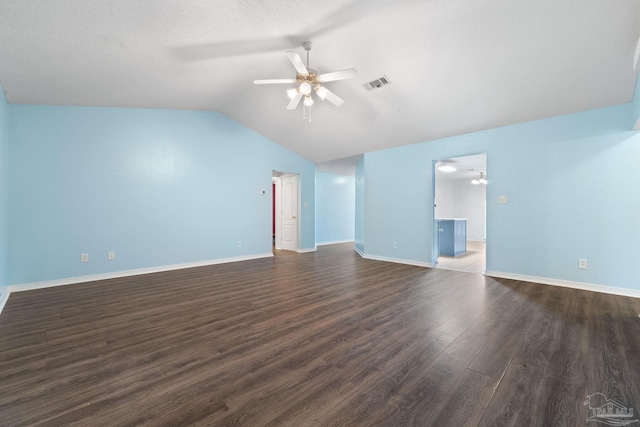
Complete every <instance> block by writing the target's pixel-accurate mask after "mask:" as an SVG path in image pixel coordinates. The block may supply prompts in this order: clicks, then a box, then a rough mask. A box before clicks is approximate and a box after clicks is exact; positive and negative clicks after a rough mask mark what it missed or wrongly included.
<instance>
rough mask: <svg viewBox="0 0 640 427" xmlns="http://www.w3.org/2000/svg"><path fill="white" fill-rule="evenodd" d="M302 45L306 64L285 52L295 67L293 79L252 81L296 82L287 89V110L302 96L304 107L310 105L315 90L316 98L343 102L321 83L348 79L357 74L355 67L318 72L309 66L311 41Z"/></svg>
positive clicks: (293, 54) (268, 82)
mask: <svg viewBox="0 0 640 427" xmlns="http://www.w3.org/2000/svg"><path fill="white" fill-rule="evenodd" d="M302 47H304V49H305V50H306V51H307V65H306V66H305V65H304V62H302V58H300V55H298V54H297V53H295V52H291V51H289V52H287V56H288V57H289V60H290V61H291V63H292V64H293V66H294V67H295V69H296V71H297V74H296V78H295V79H267V80H254V81H253V83H254V84H257V85H266V84H293V83H295V84H298V86H297V87H294V88H291V89H289V90H287V95H289V98H290V99H291V101H289V104H288V105H287V109H288V110H294V109H295V108H296V107H297V106H298V104H299V103H300V100H301V99H303V98H304V101H303V102H302V103H303V105H304V106H305V107H311V106H312V105H313V98H312V96H311V95H312V93H313V92H315V93H316V95H317V96H318V98H320V99H322V100H325V99H327V100H329V102H331V103H332V104H333V105H335V106H336V107H339V106H341V105H342V104H344V101H343V100H342V98H340V97H339V96H338V95H336V94H335V93H333V92H331V91H330V90H329V89H327V88H326V87H324V86H323V83H327V82H333V81H336V80H345V79H350V78H353V77H355V76H357V75H358V72H357V71H356V70H355V68H349V69H348V70H342V71H334V72H332V73H324V74H318V72H317V71H316V70H314V69H312V68H309V51H310V50H311V42H310V41H306V42H304V43H302Z"/></svg>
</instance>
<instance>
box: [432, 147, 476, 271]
mask: <svg viewBox="0 0 640 427" xmlns="http://www.w3.org/2000/svg"><path fill="white" fill-rule="evenodd" d="M435 166H436V167H435V172H434V179H435V185H434V189H435V192H434V242H433V246H434V252H435V253H434V265H435V267H436V268H444V269H448V270H457V271H465V272H468V273H483V272H484V270H485V266H486V253H487V251H486V249H487V248H486V219H487V215H486V212H487V209H486V206H487V203H486V199H487V183H488V181H487V156H486V154H485V153H482V154H476V155H471V156H463V157H453V158H448V159H442V160H439V161H438V162H436V165H435Z"/></svg>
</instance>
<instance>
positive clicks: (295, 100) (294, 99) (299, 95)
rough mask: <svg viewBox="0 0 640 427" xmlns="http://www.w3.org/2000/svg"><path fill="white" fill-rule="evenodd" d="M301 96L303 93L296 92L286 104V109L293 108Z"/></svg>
mask: <svg viewBox="0 0 640 427" xmlns="http://www.w3.org/2000/svg"><path fill="white" fill-rule="evenodd" d="M302 96H303V95H302V94H301V93H297V94H296V96H294V97H293V99H291V101H289V105H287V110H295V109H296V107H297V106H298V103H299V102H300V100H301V99H302Z"/></svg>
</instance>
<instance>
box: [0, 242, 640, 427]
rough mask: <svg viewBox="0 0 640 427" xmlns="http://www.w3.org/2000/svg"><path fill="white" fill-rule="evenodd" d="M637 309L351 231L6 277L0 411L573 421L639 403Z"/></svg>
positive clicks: (48, 420)
mask: <svg viewBox="0 0 640 427" xmlns="http://www.w3.org/2000/svg"><path fill="white" fill-rule="evenodd" d="M639 313H640V300H637V299H633V298H625V297H619V296H613V295H608V294H599V293H591V292H586V291H579V290H572V289H565V288H558V287H553V286H545V285H537V284H531V283H524V282H517V281H511V280H494V279H491V278H485V277H483V276H481V275H475V274H469V273H460V272H455V271H447V270H438V269H424V268H420V267H412V266H406V265H399V264H391V263H384V262H377V261H370V260H363V259H361V258H360V257H359V256H358V255H357V254H356V253H354V251H353V245H352V244H342V245H333V246H322V247H319V248H318V251H317V252H316V253H308V254H293V253H286V252H281V253H278V255H277V256H276V257H274V258H273V259H259V260H254V261H246V262H238V263H232V264H224V265H216V266H210V267H200V268H193V269H188V270H178V271H172V272H165V273H157V274H149V275H144V276H136V277H130V278H124V279H114V280H108V281H102V282H93V283H88V284H82V285H71V286H63V287H58V288H49V289H42V290H37V291H29V292H21V293H14V294H12V295H11V297H10V299H9V301H8V303H7V305H6V307H5V309H4V311H3V313H2V314H1V315H0V424H1V425H2V426H26V425H43V426H134V425H154V426H155V425H158V426H186V425H199V426H214V425H215V426H217V425H244V426H262V425H268V426H281V425H290V426H336V425H342V426H354V425H362V426H378V425H389V426H391V425H398V426H411V425H420V426H462V425H469V426H490V425H491V426H493V425H499V426H502V425H510V426H577V425H587V423H586V419H587V417H588V416H590V415H591V413H590V412H589V408H588V406H585V405H584V402H585V400H586V399H587V395H589V394H593V393H596V392H601V393H603V394H604V395H606V396H607V397H608V398H609V399H612V400H614V401H616V402H619V403H620V404H622V405H624V406H626V407H629V408H633V409H634V413H635V414H637V412H638V410H640V389H639V385H640V363H639V362H640V318H639V316H638V315H639ZM635 418H637V417H635ZM588 425H598V424H597V423H589V424H588Z"/></svg>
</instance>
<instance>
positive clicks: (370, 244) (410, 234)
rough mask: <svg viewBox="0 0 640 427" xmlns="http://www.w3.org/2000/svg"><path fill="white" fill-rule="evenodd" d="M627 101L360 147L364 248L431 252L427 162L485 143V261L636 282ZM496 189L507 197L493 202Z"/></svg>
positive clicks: (409, 254) (600, 280)
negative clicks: (583, 261) (581, 264)
mask: <svg viewBox="0 0 640 427" xmlns="http://www.w3.org/2000/svg"><path fill="white" fill-rule="evenodd" d="M632 107H633V106H632V105H631V104H624V105H618V106H614V107H609V108H604V109H599V110H592V111H587V112H583V113H578V114H572V115H567V116H562V117H555V118H551V119H545V120H539V121H535V122H529V123H524V124H519V125H513V126H508V127H503V128H498V129H492V130H488V131H483V132H477V133H472V134H467V135H462V136H457V137H452V138H446V139H440V140H435V141H429V142H424V143H419V144H413V145H408V146H403V147H399V148H394V149H389V150H384V151H378V152H374V153H368V154H366V155H365V162H366V168H365V169H364V175H365V180H366V187H365V189H364V197H365V200H366V205H365V208H364V235H365V236H366V251H365V253H366V254H367V255H377V256H384V257H393V258H402V259H406V260H412V261H420V262H431V251H432V248H431V241H432V234H433V231H432V230H433V229H432V221H433V203H432V200H433V181H432V179H433V162H434V161H436V160H438V159H442V158H449V157H456V156H462V155H468V154H476V153H481V152H486V153H487V167H488V176H489V181H490V183H489V185H488V186H487V248H488V249H487V270H492V271H497V272H504V273H512V274H522V275H530V276H538V277H546V278H553V279H561V280H570V281H578V282H586V283H592V284H600V285H606V286H614V287H624V288H631V289H640V281H638V279H637V277H638V275H637V272H636V267H635V265H636V264H637V253H638V251H637V244H638V241H639V240H640V221H639V220H638V219H639V218H640V197H638V194H640V193H638V190H637V188H636V183H638V182H640V168H638V167H637V164H636V163H637V160H638V159H640V133H638V132H632V131H630V130H629V126H628V117H629V114H630V109H631V108H632ZM356 188H357V191H358V194H357V196H356V200H361V197H362V188H361V186H359V185H358V186H356ZM499 195H506V196H508V198H509V203H508V204H500V205H499V204H497V199H498V196H499ZM356 218H358V220H359V221H361V220H362V216H361V215H356ZM356 230H358V225H356ZM356 233H357V231H356ZM394 241H396V242H398V248H397V249H393V248H392V242H394ZM578 258H587V259H588V262H589V268H588V269H587V270H579V269H578V268H577V267H578Z"/></svg>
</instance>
